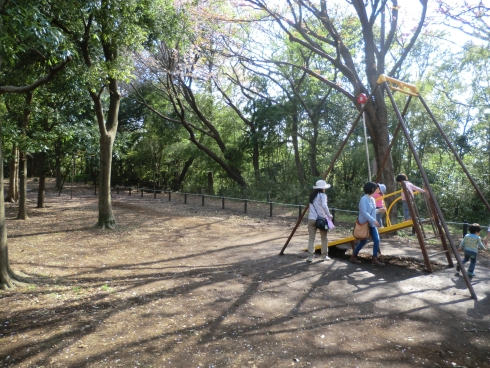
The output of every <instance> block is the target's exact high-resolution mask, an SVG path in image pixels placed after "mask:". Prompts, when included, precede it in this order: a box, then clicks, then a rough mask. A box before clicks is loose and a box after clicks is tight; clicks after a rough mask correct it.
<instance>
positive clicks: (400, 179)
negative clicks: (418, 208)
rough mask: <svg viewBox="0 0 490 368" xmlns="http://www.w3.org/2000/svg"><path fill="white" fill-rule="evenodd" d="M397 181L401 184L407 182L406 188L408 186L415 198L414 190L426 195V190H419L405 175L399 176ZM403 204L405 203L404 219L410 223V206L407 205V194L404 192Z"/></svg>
mask: <svg viewBox="0 0 490 368" xmlns="http://www.w3.org/2000/svg"><path fill="white" fill-rule="evenodd" d="M395 180H396V181H397V182H398V183H400V185H401V183H402V182H405V184H406V186H407V189H408V191H409V192H410V194H411V195H412V196H413V191H414V190H417V191H419V192H420V193H425V190H423V189H422V188H419V187H417V186H415V185H413V184H412V183H410V182H409V181H408V178H407V176H406V175H405V174H398V175H397V176H396V178H395ZM402 202H403V218H404V219H405V221H408V220H410V219H411V217H410V212H409V210H408V205H407V199H406V198H405V192H404V191H403V190H402Z"/></svg>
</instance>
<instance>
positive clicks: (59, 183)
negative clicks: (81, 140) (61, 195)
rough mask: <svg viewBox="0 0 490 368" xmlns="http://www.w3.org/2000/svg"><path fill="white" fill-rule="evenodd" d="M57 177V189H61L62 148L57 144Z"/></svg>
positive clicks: (55, 150)
mask: <svg viewBox="0 0 490 368" xmlns="http://www.w3.org/2000/svg"><path fill="white" fill-rule="evenodd" d="M54 152H55V176H56V185H55V188H56V189H61V181H62V177H61V148H60V144H56V146H55V149H54Z"/></svg>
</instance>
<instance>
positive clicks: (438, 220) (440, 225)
mask: <svg viewBox="0 0 490 368" xmlns="http://www.w3.org/2000/svg"><path fill="white" fill-rule="evenodd" d="M380 86H381V88H384V91H385V92H386V94H387V95H388V97H389V99H390V102H391V105H392V107H393V109H394V110H395V113H396V116H397V118H398V125H397V128H396V129H395V132H394V134H393V138H392V141H391V143H390V145H389V147H388V150H387V153H386V155H385V157H384V158H383V161H382V164H381V169H380V172H382V170H383V167H384V165H385V164H386V162H387V159H388V157H389V154H390V152H391V148H392V147H393V144H394V142H395V140H396V137H397V134H398V133H399V131H400V129H401V130H402V131H403V134H404V136H405V139H406V140H407V143H408V146H409V148H410V151H411V153H412V155H413V158H414V160H415V162H416V163H417V166H418V169H419V171H420V173H421V175H422V179H423V181H424V186H425V190H426V193H425V195H424V202H425V205H426V209H427V213H428V218H427V219H422V218H421V217H420V214H419V211H418V209H417V206H416V205H415V202H414V197H413V196H412V195H411V193H410V191H409V190H408V189H407V187H406V184H405V183H404V182H402V183H401V186H402V191H403V192H404V193H405V198H406V199H407V205H408V209H409V212H410V217H411V218H412V219H413V220H410V221H404V222H402V223H398V224H391V223H387V225H389V226H387V227H385V228H380V229H379V233H380V234H383V233H386V232H391V231H395V230H399V229H402V228H406V227H410V226H413V228H414V230H415V234H416V235H417V240H418V242H419V245H420V249H421V252H422V255H423V257H424V262H425V266H426V269H427V271H428V272H433V270H432V266H431V264H430V261H429V257H430V256H429V254H428V253H427V249H426V241H427V240H428V238H427V236H426V234H425V231H424V228H423V226H422V225H423V223H425V222H430V223H431V225H432V228H433V233H434V237H433V238H436V239H439V240H440V241H441V243H442V247H443V250H442V252H440V253H445V255H446V258H447V260H448V266H449V267H453V266H454V263H453V259H452V257H451V254H450V250H449V248H451V250H452V253H453V255H454V257H455V258H456V261H457V263H458V265H459V267H460V268H461V269H464V267H463V264H462V261H461V257H460V255H459V253H458V250H457V248H456V245H455V244H454V241H453V240H452V237H451V235H450V232H449V229H448V226H447V223H446V220H445V219H444V215H443V213H442V210H441V208H440V206H439V204H438V202H437V199H436V197H435V195H434V192H433V190H432V187H431V185H430V183H429V179H428V177H427V174H426V172H425V169H424V167H423V165H422V162H421V160H420V158H419V156H418V154H417V152H416V150H415V146H414V144H413V141H412V139H411V137H410V134H409V132H408V129H407V126H406V123H405V120H404V116H405V114H406V112H407V110H408V107H409V105H410V102H411V100H412V98H413V97H417V98H418V99H419V100H420V102H421V103H422V105H423V106H424V108H425V110H426V112H427V113H428V115H429V116H430V118H431V120H432V122H433V123H434V124H435V126H436V128H437V130H438V131H439V133H440V134H441V136H442V138H443V139H444V140H445V142H446V144H447V145H448V147H449V149H450V150H451V152H452V153H453V155H454V157H455V159H456V161H457V162H458V163H459V164H460V166H461V168H462V169H463V171H464V173H465V174H466V176H467V178H468V179H469V181H470V182H471V184H472V185H473V187H474V188H475V190H476V192H477V194H478V195H479V197H480V198H481V200H482V202H483V203H484V204H485V206H486V207H487V209H488V211H490V204H489V203H488V201H487V200H486V198H485V197H484V195H483V193H482V191H481V189H480V188H479V187H478V185H477V184H476V182H475V180H474V179H473V178H472V176H471V174H470V173H469V172H468V170H467V168H466V166H465V165H464V163H463V161H462V160H461V158H460V157H459V155H458V154H457V152H456V150H455V149H454V147H453V145H452V144H451V142H450V141H449V139H448V138H447V136H446V134H445V133H444V132H443V130H442V128H441V126H440V124H439V123H438V122H437V120H436V118H435V116H434V115H433V114H432V112H431V111H430V109H429V107H428V106H427V104H426V103H425V101H424V99H423V98H422V96H421V95H420V94H419V92H418V89H417V87H416V86H414V85H411V84H408V83H405V82H402V81H399V80H396V79H394V78H390V77H387V76H385V75H381V76H379V78H378V80H377V85H376V87H375V89H374V90H373V91H372V92H371V94H370V95H369V96H368V98H367V101H368V102H369V101H371V98H372V96H373V94H374V93H375V92H376V90H377V89H378V88H380ZM391 90H393V91H398V92H401V93H404V94H406V95H408V99H407V101H406V103H405V107H404V109H403V113H400V110H399V109H398V106H397V105H396V103H395V100H394V98H393V95H392V93H391ZM367 105H368V103H363V104H362V105H361V106H362V108H361V109H360V111H359V114H358V115H357V117H356V119H355V120H354V122H353V124H352V126H351V129H350V130H349V132H348V133H347V136H346V137H345V139H344V141H343V142H342V144H341V145H340V147H339V149H338V151H337V154H336V155H335V156H334V159H333V160H332V162H331V163H330V165H329V167H328V169H327V171H326V173H325V174H324V175H323V179H324V180H326V178H327V176H328V174H329V173H330V172H331V171H332V169H333V167H334V165H335V162H336V161H337V159H338V157H339V156H340V154H341V153H342V150H343V149H344V147H345V145H346V144H347V142H348V140H349V138H350V136H351V134H352V132H353V131H354V129H355V128H356V126H357V124H358V122H359V120H360V118H361V117H362V116H363V114H364V111H365V109H366V106H367ZM395 193H399V192H395ZM393 194H394V193H392V194H390V195H393ZM384 197H386V196H384ZM392 205H393V203H392V204H391V205H390V207H389V209H388V210H391V207H392ZM308 207H309V206H306V207H305V209H304V211H303V213H302V214H301V216H300V218H299V219H298V221H297V223H296V225H295V226H294V228H293V230H292V231H291V234H290V235H289V237H288V239H287V240H286V243H285V244H284V246H283V248H282V249H281V252H280V253H279V254H280V255H282V254H283V253H284V250H285V249H286V247H287V246H288V244H289V242H290V241H291V238H292V237H293V235H294V233H295V232H296V230H297V228H298V226H299V224H300V223H301V221H302V219H303V217H304V215H305V214H306V212H307V211H308ZM386 218H387V221H389V220H388V219H389V216H388V215H387V216H386ZM355 240H356V239H355V238H354V237H348V238H344V239H339V240H337V241H333V242H329V244H328V245H329V246H336V245H339V244H343V243H351V245H353V242H354V241H355ZM436 254H439V253H436ZM462 275H463V278H464V280H465V283H466V286H467V287H468V290H469V292H470V294H471V297H472V298H473V299H475V300H477V299H478V297H477V295H476V293H475V291H474V289H473V286H472V285H471V280H470V278H469V277H468V275H467V274H466V273H465V272H463V273H462Z"/></svg>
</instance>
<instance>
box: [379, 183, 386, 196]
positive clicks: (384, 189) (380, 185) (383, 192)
mask: <svg viewBox="0 0 490 368" xmlns="http://www.w3.org/2000/svg"><path fill="white" fill-rule="evenodd" d="M378 187H379V191H380V192H381V194H385V193H386V185H384V184H378Z"/></svg>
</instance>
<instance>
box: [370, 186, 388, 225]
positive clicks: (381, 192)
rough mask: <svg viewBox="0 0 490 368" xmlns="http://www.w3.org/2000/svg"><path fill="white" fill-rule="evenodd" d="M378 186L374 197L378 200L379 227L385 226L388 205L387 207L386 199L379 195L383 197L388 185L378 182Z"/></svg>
mask: <svg viewBox="0 0 490 368" xmlns="http://www.w3.org/2000/svg"><path fill="white" fill-rule="evenodd" d="M377 185H378V188H377V189H376V191H375V192H374V194H373V198H374V200H375V201H376V221H378V222H379V227H384V226H383V217H384V215H385V213H386V207H385V201H384V199H378V198H379V197H382V196H384V195H385V193H386V185H384V184H379V183H378V184H377Z"/></svg>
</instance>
